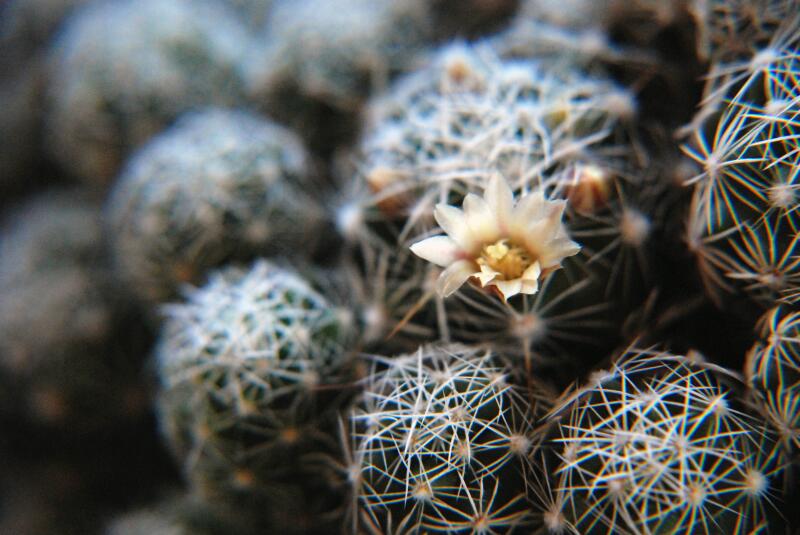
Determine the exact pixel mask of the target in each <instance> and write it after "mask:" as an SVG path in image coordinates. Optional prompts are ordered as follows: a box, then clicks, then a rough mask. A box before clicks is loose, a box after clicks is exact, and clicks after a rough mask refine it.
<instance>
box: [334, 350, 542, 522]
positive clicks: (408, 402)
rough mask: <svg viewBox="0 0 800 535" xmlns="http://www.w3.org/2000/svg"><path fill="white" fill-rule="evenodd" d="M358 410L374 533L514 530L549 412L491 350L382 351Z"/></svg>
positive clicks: (357, 436) (361, 490)
mask: <svg viewBox="0 0 800 535" xmlns="http://www.w3.org/2000/svg"><path fill="white" fill-rule="evenodd" d="M374 365H375V366H374V367H375V368H376V369H375V373H373V374H371V375H370V378H369V380H368V382H367V385H366V389H365V392H364V394H363V399H362V401H361V402H360V403H358V405H357V407H356V409H355V410H354V412H353V413H352V415H351V422H352V430H351V431H352V433H353V439H354V451H353V452H352V453H353V459H354V461H355V462H356V463H358V464H355V465H354V466H352V467H349V469H350V482H351V484H352V491H353V492H354V493H355V494H356V496H357V502H358V503H357V506H358V513H357V515H358V522H359V524H360V525H361V526H362V527H363V528H364V529H365V530H367V531H368V532H370V533H414V532H424V531H440V532H443V533H511V532H516V531H519V530H524V529H525V528H526V527H527V526H528V525H529V524H530V520H531V519H530V516H529V514H530V506H529V504H528V501H527V491H526V487H525V482H526V479H527V477H528V471H529V470H530V466H529V465H528V461H527V454H528V453H529V450H530V449H531V447H532V426H533V421H534V419H535V418H536V417H537V416H538V413H539V412H540V411H541V410H542V405H541V404H540V402H539V401H537V400H534V404H533V405H531V399H529V397H528V396H527V395H526V394H525V393H524V391H523V390H522V389H519V388H517V387H515V386H514V385H513V380H512V377H511V375H510V374H509V370H507V369H505V368H504V367H503V365H502V364H501V363H500V362H499V361H498V360H497V359H496V356H495V355H494V354H493V353H492V351H491V350H488V349H485V348H472V347H466V346H458V345H455V346H452V345H451V346H428V347H423V348H420V349H419V351H417V352H416V353H413V354H408V355H402V356H398V357H392V358H376V359H375V361H374Z"/></svg>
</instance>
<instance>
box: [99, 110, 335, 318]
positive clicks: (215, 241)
mask: <svg viewBox="0 0 800 535" xmlns="http://www.w3.org/2000/svg"><path fill="white" fill-rule="evenodd" d="M310 172H311V162H310V160H309V157H308V156H307V154H306V151H305V149H304V147H303V145H302V143H301V142H300V140H299V139H297V137H296V136H295V135H294V134H293V133H292V132H290V131H288V130H286V129H285V128H283V127H281V126H278V125H276V124H274V123H272V122H270V121H267V120H265V119H263V118H261V117H259V116H255V115H253V114H250V113H248V112H245V111H239V110H224V109H205V110H199V111H196V112H192V113H189V114H187V115H185V116H182V117H181V118H180V120H179V121H177V122H176V124H175V125H174V126H172V127H171V128H169V129H167V130H166V131H164V132H163V133H162V134H160V135H158V136H156V137H155V138H153V139H152V140H151V141H149V142H148V143H147V144H146V145H145V146H144V147H142V148H141V149H139V150H138V151H136V152H135V153H134V154H133V156H132V157H131V159H130V160H129V162H128V163H127V164H126V166H125V169H124V171H123V173H122V175H121V176H120V177H119V180H118V181H117V182H116V183H115V185H114V190H113V191H112V193H111V195H110V197H109V201H108V205H107V207H106V212H107V214H108V219H109V221H110V230H111V237H112V243H113V249H114V256H115V265H116V267H117V269H118V271H119V272H120V274H121V276H122V278H123V279H124V280H125V281H126V282H128V284H129V287H130V288H131V290H132V291H133V292H134V293H135V294H136V295H138V296H139V297H141V298H143V299H144V300H146V301H149V302H151V303H158V302H162V301H163V300H165V299H169V298H171V297H172V296H174V295H175V294H176V291H177V289H178V287H179V285H180V284H181V283H184V282H191V283H199V282H200V281H202V280H203V277H204V275H205V273H206V271H207V270H209V269H211V268H214V267H217V266H219V265H221V264H223V263H225V262H228V261H232V260H247V259H252V258H254V257H256V256H259V255H261V254H270V253H272V254H275V253H283V254H288V255H291V256H294V257H303V256H308V255H309V254H310V252H311V251H312V249H313V243H314V241H316V240H317V239H318V232H319V230H320V228H321V223H322V210H321V208H318V207H317V205H316V204H315V202H314V201H313V199H312V197H311V192H310V190H311V189H312V183H311V182H310Z"/></svg>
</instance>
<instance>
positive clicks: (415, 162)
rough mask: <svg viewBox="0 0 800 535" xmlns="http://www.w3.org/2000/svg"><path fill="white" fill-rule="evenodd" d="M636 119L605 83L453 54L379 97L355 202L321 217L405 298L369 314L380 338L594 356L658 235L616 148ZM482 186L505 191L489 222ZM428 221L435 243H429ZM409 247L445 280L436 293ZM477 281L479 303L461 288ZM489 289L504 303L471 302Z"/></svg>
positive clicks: (441, 55) (488, 193)
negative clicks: (426, 336) (386, 333)
mask: <svg viewBox="0 0 800 535" xmlns="http://www.w3.org/2000/svg"><path fill="white" fill-rule="evenodd" d="M634 115H635V103H634V101H633V98H632V96H631V95H630V94H628V93H627V92H626V91H625V90H623V89H621V88H619V87H617V86H616V85H614V84H613V83H611V82H610V81H608V80H604V79H602V78H593V77H589V76H586V75H585V74H583V73H581V72H580V71H579V70H577V69H576V68H575V67H573V66H569V65H567V64H562V65H559V66H557V67H553V68H547V67H546V66H545V65H544V64H539V63H537V62H532V61H503V60H501V59H499V58H498V57H497V56H496V55H495V54H494V53H493V52H492V51H491V50H490V49H488V48H485V47H480V46H470V45H465V44H454V45H450V46H448V47H445V48H444V49H443V50H441V51H440V52H438V53H437V54H436V55H435V56H434V57H433V58H432V59H431V62H430V64H429V65H428V66H427V67H425V68H423V69H421V70H420V71H418V72H415V73H411V74H409V75H408V76H406V77H404V78H401V79H399V80H398V81H397V83H396V84H395V85H394V86H393V88H392V89H391V90H390V91H389V92H388V93H387V94H385V95H381V96H379V97H377V98H376V99H375V100H374V101H373V102H372V103H371V104H370V106H369V107H368V116H369V118H370V119H369V121H368V129H367V130H366V131H365V134H364V139H363V141H362V144H361V151H362V153H363V157H364V160H365V161H364V163H363V164H362V165H361V169H360V170H359V172H358V173H356V174H355V177H354V179H353V180H354V182H356V183H357V185H355V186H352V185H351V188H350V190H351V191H353V192H354V193H353V197H354V198H353V199H351V200H350V201H349V202H346V203H344V204H343V205H342V206H341V207H339V209H338V210H339V211H338V212H337V213H336V216H335V220H336V221H337V222H338V227H339V229H340V230H341V231H342V233H343V235H344V236H345V238H346V239H347V240H348V241H349V242H351V244H352V245H353V246H354V247H355V249H356V250H357V254H356V256H357V257H358V258H359V259H361V260H364V264H369V262H370V261H371V259H375V258H379V259H386V260H384V261H385V262H386V263H387V264H388V270H384V271H383V273H382V275H384V276H383V277H381V279H380V281H381V284H380V285H381V286H382V287H387V288H388V290H387V291H386V292H385V294H386V295H389V296H392V295H396V294H397V293H398V292H399V293H400V294H402V295H404V296H405V298H404V299H403V300H402V301H401V305H403V306H402V307H399V308H395V309H392V308H391V307H388V306H379V307H378V309H380V310H382V314H381V317H390V318H392V319H393V320H394V323H395V324H396V325H394V326H392V325H390V328H392V329H393V331H392V333H393V334H394V332H395V331H396V332H397V333H399V334H403V335H408V334H411V333H412V332H417V333H424V332H429V333H434V336H440V337H442V338H444V339H448V338H449V339H451V340H455V341H464V342H480V341H482V342H487V341H491V342H493V343H499V344H501V345H502V348H503V352H504V354H507V355H517V356H524V357H525V358H526V360H530V359H531V353H532V351H533V352H534V353H539V352H540V350H541V349H542V348H543V347H544V346H549V347H547V349H548V350H550V351H552V355H558V357H557V358H558V359H560V360H564V358H566V355H569V354H571V353H573V351H571V350H565V349H564V347H563V345H564V343H565V342H566V345H570V344H572V345H582V344H584V343H586V342H589V343H592V342H597V343H599V344H600V345H604V344H608V343H609V341H610V339H612V338H614V336H615V335H614V334H613V333H612V332H611V331H612V330H613V329H614V328H615V327H612V325H613V324H614V323H615V320H612V319H611V318H612V316H613V317H614V318H616V323H617V324H618V325H619V324H621V323H622V319H621V318H620V316H624V315H625V314H626V312H625V311H629V310H630V308H629V307H631V306H636V303H638V302H640V300H641V292H642V287H643V285H642V283H641V280H642V278H643V276H644V273H645V272H646V271H647V266H646V264H647V258H648V256H649V253H648V242H649V240H650V236H651V232H652V230H653V227H654V226H655V225H657V223H656V222H654V221H652V219H651V217H650V213H649V212H648V211H647V210H648V208H649V207H650V206H649V205H651V204H652V203H651V202H649V201H648V202H640V201H644V198H645V197H647V196H648V195H650V189H651V188H649V186H647V185H646V184H647V182H646V181H645V180H644V176H643V175H642V174H641V172H640V171H641V168H640V167H639V164H638V163H637V162H636V161H635V160H636V151H635V150H633V149H632V148H631V147H629V146H628V145H626V141H625V140H626V133H625V126H624V125H625V124H626V122H627V121H628V120H631V119H632V118H633V116H634ZM493 184H504V185H503V187H502V188H501V189H502V191H503V195H502V200H503V203H504V204H503V209H502V210H499V209H497V206H495V204H496V203H494V202H493V201H492V202H490V199H497V198H498V194H496V193H494V192H496V191H500V189H498V187H499V186H498V187H494V186H493ZM514 203H516V206H517V208H514V209H513V211H512V206H513V205H514ZM459 204H460V205H461V208H462V210H459ZM490 206H491V209H489V208H488V207H490ZM459 214H462V215H460V216H459ZM463 214H468V215H469V217H467V216H464V215H463ZM562 216H563V221H562ZM434 220H435V221H434ZM490 220H491V221H490ZM436 223H438V224H439V225H440V226H441V231H444V232H446V233H447V235H448V236H433V237H432V235H434V234H437V233H439V232H440V230H439V229H436V228H435V224H436ZM490 238H491V240H490ZM453 244H457V245H458V247H454V245H453ZM523 245H524V246H523ZM409 248H411V250H412V251H413V252H416V253H418V254H420V255H421V256H422V257H423V258H425V259H427V260H431V261H432V262H433V263H434V264H436V265H438V266H440V267H442V268H446V270H445V272H444V275H442V276H440V277H439V278H438V280H439V281H441V282H442V283H445V282H447V284H444V285H442V284H440V285H439V289H440V290H446V291H440V292H438V293H439V295H437V292H436V291H434V289H435V284H433V282H434V281H436V280H437V276H438V274H437V273H435V271H436V270H433V272H431V270H430V269H429V268H430V266H426V265H425V264H420V263H418V262H417V263H416V264H415V261H414V259H413V258H409V257H408V256H407V255H405V251H406V250H408V249H409ZM487 248H488V249H487ZM484 249H485V250H484ZM506 249H507V250H506ZM576 253H577V254H576ZM631 253H633V254H631ZM512 264H513V265H512ZM537 266H538V269H539V271H538V272H537V273H535V274H534V271H536V269H537ZM558 268H561V269H558ZM371 269H374V268H373V267H371V266H370V265H365V273H366V272H369V271H370V270H371ZM403 273H405V274H406V275H405V276H406V278H405V279H403ZM473 276H474V277H473ZM370 277H372V275H370ZM412 279H413V280H414V281H416V282H414V283H413V284H412V283H410V281H411V280H412ZM478 279H481V284H480V286H483V287H484V288H482V289H481V290H477V289H475V288H472V286H474V285H472V284H463V283H464V282H465V281H468V280H478ZM623 281H624V282H623ZM534 282H535V284H534ZM517 283H519V284H517ZM621 286H624V289H623V290H620V287H621ZM459 287H460V288H461V291H459V292H455V290H457V289H458V288H459ZM501 287H502V289H501V290H500V292H501V295H502V296H504V297H505V298H506V301H507V303H506V302H503V300H502V299H501V300H498V299H497V298H496V297H495V296H493V295H491V294H488V293H487V292H486V291H485V290H487V289H488V290H492V291H494V290H493V289H494V288H501ZM407 290H408V291H407ZM415 292H416V293H415ZM519 293H522V294H531V295H521V296H519V295H516V294H519ZM450 294H452V296H451V297H445V296H446V295H450ZM512 296H513V297H512ZM409 301H412V302H414V303H415V304H414V305H413V306H411V307H408V306H405V305H406V304H407V303H408V302H409ZM623 302H624V305H623V304H622V303H623ZM384 305H385V304H384ZM369 306H374V303H373V302H370V303H369ZM388 323H390V324H391V323H392V322H388ZM559 323H560V324H561V325H560V326H559V325H558V324H559ZM564 328H566V330H564ZM573 335H574V336H573ZM514 346H515V347H514ZM555 346H558V347H555ZM510 347H514V349H512V350H509V348H510ZM409 349H413V348H409ZM576 351H577V350H576ZM548 353H549V351H548ZM548 356H550V355H548Z"/></svg>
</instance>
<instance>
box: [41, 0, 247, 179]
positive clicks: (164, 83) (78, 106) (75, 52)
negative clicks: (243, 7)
mask: <svg viewBox="0 0 800 535" xmlns="http://www.w3.org/2000/svg"><path fill="white" fill-rule="evenodd" d="M249 38H250V37H249V35H248V33H247V31H246V29H245V28H244V26H243V25H242V23H241V22H240V21H239V20H238V19H237V17H236V15H235V14H234V13H233V12H231V11H230V9H229V8H227V7H226V6H224V5H222V4H220V3H218V2H217V0H166V1H163V0H113V1H109V2H100V3H97V4H90V5H88V6H87V7H86V8H85V9H82V10H80V11H79V12H78V13H77V14H76V16H74V17H73V18H71V19H70V20H69V22H68V24H67V25H66V27H65V28H64V29H63V31H62V32H61V34H60V35H59V37H58V39H57V40H56V41H55V42H54V43H53V48H52V50H51V58H50V61H51V64H52V71H53V72H52V74H51V76H52V80H51V91H50V99H49V100H50V103H49V106H48V117H47V135H48V138H49V143H50V150H51V152H52V154H53V155H54V156H55V158H56V159H57V160H58V161H59V162H60V163H61V165H62V166H63V168H64V169H65V170H66V171H67V172H68V173H70V174H72V175H74V176H75V177H77V178H79V179H81V180H83V181H85V182H86V183H87V184H89V185H93V186H94V187H95V188H103V187H104V186H106V185H107V184H108V182H109V181H110V180H111V178H112V177H113V176H114V175H115V174H116V173H117V171H118V169H119V167H120V165H121V163H122V161H123V159H124V158H125V157H126V156H127V155H128V154H129V153H130V151H131V150H133V149H135V148H136V147H138V146H139V145H140V144H142V143H143V142H144V141H146V140H147V139H148V138H149V137H150V136H152V135H153V134H156V133H158V132H159V130H161V129H162V128H163V127H165V126H166V125H168V124H169V123H170V122H171V121H172V120H174V119H175V117H177V116H178V114H180V113H181V112H183V111H186V110H188V109H191V108H194V107H197V106H203V105H210V104H220V105H222V104H234V103H237V102H241V97H242V89H243V87H242V80H241V73H240V67H239V63H240V61H241V57H242V55H243V54H244V52H245V50H246V48H247V46H248V42H249Z"/></svg>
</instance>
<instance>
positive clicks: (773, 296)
mask: <svg viewBox="0 0 800 535" xmlns="http://www.w3.org/2000/svg"><path fill="white" fill-rule="evenodd" d="M798 20H800V19H798ZM793 24H797V23H796V22H794V20H793V19H788V20H787V23H786V24H785V25H783V26H781V28H779V29H778V30H777V31H776V33H775V35H774V36H773V39H772V41H771V42H770V44H769V46H767V47H765V48H764V49H762V50H760V51H758V52H756V53H754V54H753V55H752V56H751V57H750V58H749V59H748V60H747V61H745V62H741V61H737V62H732V63H730V64H723V65H721V66H719V67H718V69H717V70H712V73H711V75H710V76H709V80H708V84H707V88H706V98H705V100H704V101H703V104H702V107H701V108H700V109H699V111H698V113H697V115H696V116H695V118H694V120H693V121H692V123H691V124H690V125H689V127H688V128H687V130H688V131H690V132H691V136H692V137H691V140H690V142H689V143H688V144H687V146H686V147H685V150H686V152H687V153H688V154H689V155H690V156H691V158H693V159H694V160H695V161H696V162H698V164H699V165H700V166H701V172H700V173H699V174H698V175H697V176H696V177H694V178H693V179H692V180H690V181H689V183H690V184H693V186H694V190H693V199H692V205H691V209H690V213H689V220H688V224H687V235H688V236H687V243H688V246H689V249H690V250H691V251H692V253H694V255H695V257H696V259H697V265H698V267H699V273H700V275H701V277H702V279H703V282H704V283H705V286H706V289H707V290H708V293H709V295H710V296H711V297H712V298H713V299H714V300H715V301H717V302H731V301H732V299H731V297H732V296H735V297H734V299H733V300H734V301H735V299H741V296H746V297H747V298H749V300H751V301H754V302H756V303H758V304H760V305H762V306H764V308H771V307H773V306H775V305H776V304H778V303H797V302H800V260H798V250H799V244H800V234H798V228H800V222H799V221H798V213H797V210H796V207H797V189H798V178H799V177H800V172H799V171H800V163H798V158H797V155H798V153H800V137H799V136H798V135H797V125H796V123H797V118H798V117H800V79H799V78H798V76H797V70H798V68H800V57H799V56H798V54H797V47H798V45H800V31H798V30H797V27H796V26H794V25H793Z"/></svg>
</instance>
